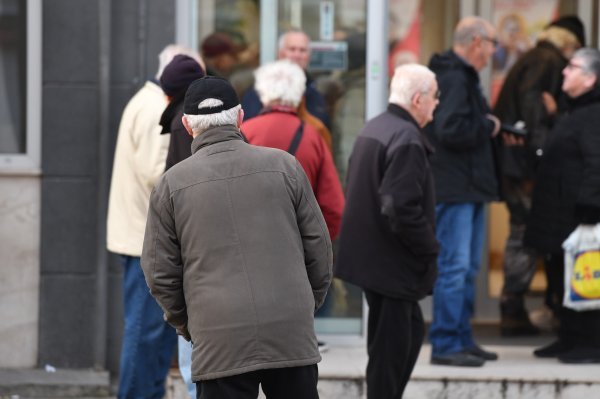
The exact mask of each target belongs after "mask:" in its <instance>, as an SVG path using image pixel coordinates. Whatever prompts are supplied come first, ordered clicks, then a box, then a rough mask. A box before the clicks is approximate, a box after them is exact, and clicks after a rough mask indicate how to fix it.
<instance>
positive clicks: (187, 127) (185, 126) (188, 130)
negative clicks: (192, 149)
mask: <svg viewBox="0 0 600 399" xmlns="http://www.w3.org/2000/svg"><path fill="white" fill-rule="evenodd" d="M181 123H183V127H184V128H185V130H186V131H187V132H188V134H189V135H190V136H192V137H194V132H193V131H192V129H191V128H190V125H189V124H188V121H187V119H186V117H185V115H182V116H181Z"/></svg>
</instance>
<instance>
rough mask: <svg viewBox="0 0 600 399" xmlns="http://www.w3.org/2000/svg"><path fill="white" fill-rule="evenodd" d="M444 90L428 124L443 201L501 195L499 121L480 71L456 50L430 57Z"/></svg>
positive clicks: (485, 199) (437, 187)
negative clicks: (495, 138) (496, 129)
mask: <svg viewBox="0 0 600 399" xmlns="http://www.w3.org/2000/svg"><path fill="white" fill-rule="evenodd" d="M429 68H430V69H431V70H432V71H433V72H434V73H435V74H436V78H437V81H438V87H439V89H440V91H441V97H440V103H439V105H438V107H437V108H436V110H435V113H434V116H433V122H431V123H430V124H429V125H427V126H426V128H425V132H426V134H427V137H428V138H429V140H430V141H431V143H432V144H433V146H434V148H435V155H434V156H433V158H432V159H431V164H432V167H433V173H434V176H435V192H436V196H437V202H438V203H446V202H450V203H452V202H489V201H494V200H497V199H498V196H499V188H498V170H497V166H496V156H495V149H494V143H493V139H492V132H493V131H494V123H493V122H492V121H491V120H489V119H488V118H487V117H486V115H487V114H489V113H490V108H489V106H488V104H487V101H486V100H485V98H484V97H483V93H482V92H481V86H480V83H479V75H478V74H477V71H476V70H475V69H474V68H473V67H472V66H471V65H469V64H467V62H466V61H465V60H463V59H462V58H460V57H459V56H458V55H456V53H454V52H453V51H447V52H445V53H442V54H436V55H434V56H433V57H432V58H431V61H430V62H429Z"/></svg>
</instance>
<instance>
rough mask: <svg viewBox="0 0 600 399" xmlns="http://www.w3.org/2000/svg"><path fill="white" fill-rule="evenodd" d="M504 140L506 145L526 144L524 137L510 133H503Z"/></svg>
mask: <svg viewBox="0 0 600 399" xmlns="http://www.w3.org/2000/svg"><path fill="white" fill-rule="evenodd" d="M502 140H503V141H504V145H505V146H507V147H514V146H521V145H525V140H524V139H523V137H517V136H515V135H514V134H510V133H502Z"/></svg>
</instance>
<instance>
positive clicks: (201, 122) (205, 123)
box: [184, 98, 242, 134]
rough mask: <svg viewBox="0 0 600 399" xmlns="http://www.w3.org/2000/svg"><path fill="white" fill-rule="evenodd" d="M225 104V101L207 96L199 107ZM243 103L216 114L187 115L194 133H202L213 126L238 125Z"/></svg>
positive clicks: (186, 117)
mask: <svg viewBox="0 0 600 399" xmlns="http://www.w3.org/2000/svg"><path fill="white" fill-rule="evenodd" d="M221 105H223V102H222V101H221V100H219V99H217V98H207V99H206V100H204V101H202V102H201V103H200V104H199V105H198V108H199V109H204V108H214V107H218V106H221ZM241 108H242V106H241V105H239V104H238V105H236V106H235V107H233V108H229V109H227V110H225V111H221V112H218V113H216V114H208V115H188V114H184V115H185V119H186V120H187V123H188V125H189V127H190V129H192V132H193V133H194V134H200V133H202V132H204V131H206V130H208V129H210V128H212V127H219V126H225V125H233V126H237V119H238V114H239V112H240V109H241Z"/></svg>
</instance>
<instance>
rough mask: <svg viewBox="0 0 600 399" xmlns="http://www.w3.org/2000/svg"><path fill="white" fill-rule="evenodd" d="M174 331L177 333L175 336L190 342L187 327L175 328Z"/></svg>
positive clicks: (190, 338)
mask: <svg viewBox="0 0 600 399" xmlns="http://www.w3.org/2000/svg"><path fill="white" fill-rule="evenodd" d="M175 331H177V335H181V336H182V337H183V339H185V340H186V341H187V342H190V341H191V340H192V337H191V336H190V332H189V331H188V329H187V326H183V327H180V328H176V329H175Z"/></svg>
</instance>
